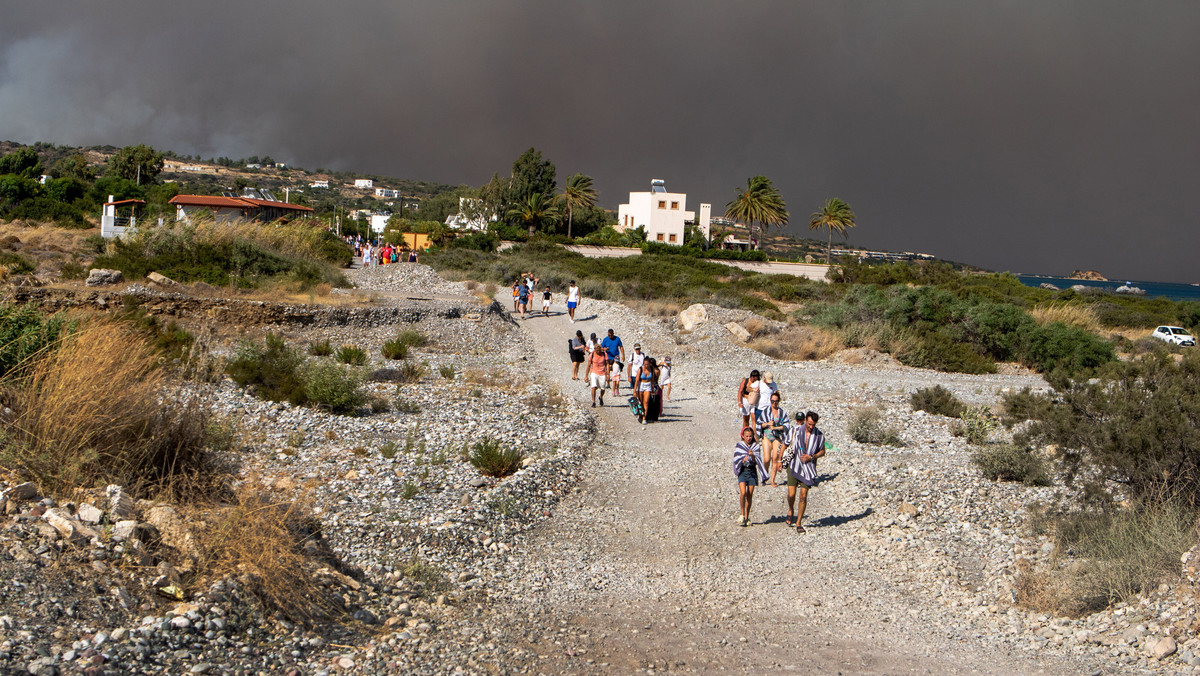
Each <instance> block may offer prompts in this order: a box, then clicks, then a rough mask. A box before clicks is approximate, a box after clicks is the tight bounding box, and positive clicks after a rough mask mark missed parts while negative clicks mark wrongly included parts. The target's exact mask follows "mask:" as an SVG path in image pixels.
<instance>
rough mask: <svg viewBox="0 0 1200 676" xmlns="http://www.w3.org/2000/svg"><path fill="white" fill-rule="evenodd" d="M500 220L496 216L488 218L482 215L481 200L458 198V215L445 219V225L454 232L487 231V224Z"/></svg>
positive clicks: (451, 215)
mask: <svg viewBox="0 0 1200 676" xmlns="http://www.w3.org/2000/svg"><path fill="white" fill-rule="evenodd" d="M498 220H500V217H499V216H497V215H496V214H494V213H493V214H491V215H490V216H489V215H487V214H484V213H483V203H482V201H481V200H478V199H474V198H470V197H459V198H458V213H457V214H450V215H449V216H447V217H446V225H448V226H450V227H451V228H454V229H455V230H476V231H483V230H487V227H488V223H495V222H496V221H498Z"/></svg>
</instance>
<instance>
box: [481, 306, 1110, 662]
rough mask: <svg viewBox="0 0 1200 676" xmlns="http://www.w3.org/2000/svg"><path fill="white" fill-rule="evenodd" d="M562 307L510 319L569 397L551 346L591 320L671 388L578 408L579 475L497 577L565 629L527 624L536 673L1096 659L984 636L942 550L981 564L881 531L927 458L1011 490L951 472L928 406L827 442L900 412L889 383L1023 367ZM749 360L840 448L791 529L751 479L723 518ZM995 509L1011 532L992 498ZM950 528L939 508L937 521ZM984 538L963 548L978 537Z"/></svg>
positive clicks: (949, 454) (981, 587) (999, 494)
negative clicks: (892, 423) (858, 418)
mask: <svg viewBox="0 0 1200 676" xmlns="http://www.w3.org/2000/svg"><path fill="white" fill-rule="evenodd" d="M500 300H501V301H503V300H505V299H503V298H501V299H500ZM715 310H716V309H715V308H714V311H715ZM578 316H580V317H590V319H588V320H586V321H581V322H578V323H576V324H571V323H570V322H569V321H568V320H567V318H566V317H565V315H559V316H552V317H549V318H543V317H534V318H530V319H528V320H525V321H523V322H521V327H522V330H523V332H524V334H525V335H526V336H527V338H528V340H529V346H530V348H531V349H532V350H533V351H534V352H536V354H537V359H536V363H538V364H542V365H545V366H544V369H543V372H542V375H543V376H545V377H547V378H550V379H551V380H557V381H558V382H560V383H561V386H562V388H563V390H564V392H566V393H568V394H572V395H574V396H576V397H578V398H579V399H580V400H581V401H587V400H588V392H587V390H586V388H585V387H583V386H582V385H581V383H580V382H575V381H572V380H571V379H570V373H569V363H568V361H567V358H566V352H565V349H564V342H565V340H566V339H567V338H568V336H569V335H571V334H573V332H574V330H575V329H581V330H583V331H584V335H585V336H586V335H588V334H590V333H592V332H595V333H596V334H597V335H600V336H602V335H604V332H605V331H606V330H607V329H608V328H609V327H612V328H614V329H616V331H617V334H618V335H620V336H622V337H623V340H624V342H625V345H626V347H627V349H629V348H632V345H633V343H634V341H635V340H640V341H641V343H642V345H643V346H644V347H646V348H647V351H648V353H649V354H651V355H655V356H659V357H661V356H664V355H666V354H673V357H674V363H675V367H676V371H675V378H674V379H675V382H676V385H675V392H674V396H675V399H674V400H673V401H671V402H669V403H668V404H667V405H666V408H665V410H664V417H663V419H662V421H661V422H659V423H655V424H650V425H645V426H643V425H640V424H638V423H637V421H636V419H635V418H634V417H633V416H632V415H631V414H630V413H629V410H628V408H627V407H626V406H624V405H623V402H621V403H617V404H614V403H613V399H612V398H611V397H610V398H609V400H608V402H609V403H608V406H607V407H605V408H603V409H599V414H598V417H599V434H598V438H599V439H601V440H602V443H600V444H599V445H597V446H596V447H594V448H592V449H590V453H589V456H588V459H587V460H586V462H585V464H584V466H583V467H582V475H583V477H584V478H583V480H582V482H581V484H580V486H579V490H578V491H577V492H576V493H575V494H574V495H572V496H571V497H569V498H567V499H566V501H565V502H564V503H562V504H561V505H560V507H559V509H558V514H557V518H555V519H552V520H549V521H547V522H546V523H545V525H544V526H542V527H541V529H540V530H539V531H537V533H536V536H535V538H534V540H533V541H532V542H531V543H530V544H529V546H528V550H529V553H528V555H527V557H526V563H525V565H526V567H527V569H528V570H529V571H530V572H531V573H532V574H529V575H526V576H525V580H524V585H523V586H518V587H517V588H514V589H512V590H510V591H509V593H508V595H509V597H510V599H511V601H512V603H513V610H514V612H515V614H516V615H524V616H525V617H527V618H528V624H530V625H532V626H538V627H548V628H554V627H560V628H563V631H564V632H565V634H566V635H569V636H570V639H569V640H567V641H562V640H557V639H559V638H563V636H562V635H558V636H554V635H552V636H551V641H550V645H546V642H545V637H543V640H542V643H540V644H537V645H541V646H542V647H541V648H540V649H535V651H536V652H538V653H539V654H540V655H544V658H543V661H542V662H540V663H539V667H538V671H545V672H557V671H593V670H601V671H611V672H620V673H623V672H628V671H631V670H635V669H648V670H663V669H672V670H674V669H681V668H682V669H684V670H689V671H690V670H699V671H702V672H709V671H717V670H731V671H735V672H747V673H761V672H764V671H766V670H768V669H787V670H793V671H802V672H819V671H830V672H834V671H837V672H840V673H896V672H904V673H915V672H933V673H946V672H972V671H979V672H985V673H1037V672H1039V671H1048V672H1053V673H1090V672H1091V671H1092V670H1094V669H1095V668H1097V667H1098V666H1099V660H1097V659H1093V658H1090V657H1079V656H1071V655H1062V654H1054V653H1052V652H1046V651H1040V650H1039V651H1030V650H1029V649H1028V648H1029V645H1028V644H1029V641H1028V640H1024V641H1022V642H1013V643H1007V642H1004V641H998V640H997V637H996V636H995V635H994V634H993V633H992V632H989V631H985V629H984V627H986V626H987V624H986V623H983V624H981V623H980V622H978V621H977V620H978V618H979V616H980V614H981V613H982V614H983V615H990V616H993V617H995V616H1001V617H1003V616H1004V611H1003V609H1001V608H999V607H997V606H996V605H995V602H994V600H989V599H991V598H992V597H993V596H995V595H996V594H992V593H990V592H992V591H994V590H991V589H987V588H986V587H985V582H984V580H983V579H981V578H980V576H979V575H978V573H979V571H975V572H976V573H977V574H976V575H975V576H974V577H975V578H977V579H971V578H972V576H971V575H969V574H966V573H967V572H968V571H962V572H960V571H957V570H954V568H955V563H954V560H955V559H956V558H958V559H962V560H963V562H964V563H963V565H961V566H960V567H964V568H966V567H969V566H970V564H972V563H977V562H978V561H979V559H980V558H983V559H984V560H986V558H987V555H986V551H984V552H976V551H970V550H968V551H961V550H960V551H957V552H955V551H953V550H949V549H948V546H959V547H961V546H963V543H962V542H961V541H959V542H957V543H956V542H953V541H950V540H949V538H948V537H945V536H948V535H949V533H945V534H937V533H931V534H929V535H928V536H923V537H921V538H920V539H921V540H922V541H923V542H922V543H920V544H918V545H914V544H913V542H912V540H913V535H912V534H911V533H908V532H906V531H907V530H908V529H906V528H897V527H896V526H897V524H898V522H897V521H896V520H895V517H896V516H897V508H898V506H899V504H900V503H901V502H902V501H901V500H899V499H897V498H896V497H894V493H895V491H894V489H896V488H897V487H898V486H897V482H901V483H905V484H909V483H911V484H913V486H918V485H919V483H920V482H919V481H918V479H919V477H922V476H927V475H928V473H938V474H939V475H946V474H949V475H951V476H949V477H947V478H945V480H944V481H942V482H941V483H939V485H938V486H937V488H938V489H940V490H941V491H946V492H958V493H961V492H962V491H964V490H965V495H967V496H968V497H969V496H970V494H972V489H971V488H969V487H976V489H977V490H979V491H980V493H979V495H980V497H983V496H984V495H986V494H988V493H989V492H990V494H991V495H993V496H994V497H995V498H996V499H997V500H1003V499H1005V498H1007V497H1011V495H1010V493H1011V491H1007V490H1005V489H1004V488H1003V487H1000V488H999V489H994V488H992V485H991V484H990V482H982V481H979V480H978V479H977V478H975V477H973V476H971V475H969V474H968V473H967V470H966V468H965V466H964V464H965V463H964V462H963V460H964V459H965V455H966V449H965V446H964V445H963V444H962V443H961V441H960V440H957V439H955V438H954V437H952V436H951V435H950V434H949V433H948V432H947V431H946V425H945V424H944V422H943V421H942V420H940V419H938V420H935V419H934V416H925V415H924V414H917V415H914V414H913V413H912V412H911V410H906V411H905V412H904V414H903V416H902V417H903V418H907V419H909V420H911V421H912V422H911V423H909V424H906V425H904V429H905V432H904V436H905V437H907V438H908V439H907V441H908V446H909V448H906V449H903V450H899V449H896V450H894V451H892V452H889V451H887V450H885V449H879V448H871V447H860V446H858V445H857V444H854V443H853V442H850V443H846V442H847V441H848V440H847V439H846V435H845V433H844V431H843V430H844V426H845V424H846V419H847V417H848V412H849V410H850V409H851V408H852V407H853V406H855V405H861V404H864V403H883V404H885V405H887V408H888V410H889V411H890V412H895V411H898V410H900V409H907V408H908V407H907V403H906V401H905V400H906V393H907V392H911V391H913V390H915V389H917V388H918V387H927V386H930V385H931V384H933V383H934V382H941V383H943V384H945V385H947V386H949V387H951V388H952V389H954V390H955V391H956V392H958V393H959V395H960V396H961V397H963V398H965V399H967V400H973V401H981V400H988V401H991V400H994V398H995V393H996V392H997V391H998V390H999V389H1001V388H1005V387H1020V386H1025V385H1030V386H1035V387H1036V386H1044V383H1042V382H1041V380H1040V378H1036V377H1030V376H1023V377H1022V376H1008V377H1004V376H990V377H967V376H954V375H946V374H936V373H932V372H927V371H920V370H914V369H899V370H895V369H893V370H887V371H882V370H880V369H875V368H869V367H868V368H861V367H850V366H845V365H839V364H829V363H803V364H779V363H777V364H771V363H769V362H770V360H768V359H766V358H765V357H763V356H762V355H760V354H758V353H756V352H751V351H749V350H745V349H743V348H740V347H738V346H735V345H730V344H729V343H728V342H727V341H725V340H724V339H723V338H722V337H721V335H720V332H719V331H718V332H716V333H713V334H712V335H711V336H710V337H705V338H701V339H700V340H699V341H698V342H696V343H693V344H691V345H683V346H681V345H678V344H676V343H677V342H678V341H677V339H676V338H674V336H675V335H677V334H675V333H674V332H673V331H672V330H671V328H670V326H669V325H667V324H665V323H663V322H658V321H657V320H653V319H650V318H647V317H643V316H639V315H637V314H636V313H634V312H632V311H631V310H629V309H627V308H624V307H623V306H619V305H615V304H610V303H603V302H595V301H593V302H589V303H586V304H585V305H584V306H583V307H581V309H580V312H579V313H578ZM716 326H717V327H718V329H720V325H719V324H717V325H716ZM720 331H724V329H720ZM698 333H699V332H698ZM693 337H695V336H689V337H688V338H693ZM751 368H761V369H770V370H774V372H775V377H776V380H777V381H779V383H780V387H781V391H782V392H784V394H785V398H784V404H785V408H794V407H795V404H796V403H797V402H802V403H803V408H813V409H816V410H818V411H821V412H822V413H823V414H824V416H825V417H824V419H823V420H822V424H821V427H822V428H823V429H825V431H826V433H827V434H828V435H829V438H830V439H831V441H832V443H834V444H835V445H837V446H839V447H841V448H840V449H839V450H837V451H834V452H831V453H830V454H829V456H828V458H827V459H826V461H825V462H823V463H822V464H821V467H820V470H821V473H822V474H824V475H825V476H826V477H827V478H826V480H825V481H824V482H823V483H822V484H821V485H820V486H819V487H818V488H816V489H814V490H813V491H812V493H811V494H810V501H809V510H808V515H807V516H806V524H808V525H809V528H808V533H807V534H806V535H798V534H796V533H794V532H793V531H792V530H791V529H789V528H787V527H786V526H785V525H784V524H783V517H784V515H785V514H786V512H787V510H786V506H785V503H784V495H785V490H786V489H785V488H782V487H779V488H768V487H760V488H759V491H758V493H757V494H756V500H755V504H754V509H753V512H752V517H753V525H752V527H750V528H746V529H743V528H740V527H739V525H738V523H737V519H736V516H737V497H736V496H737V487H736V483H735V480H734V478H733V476H732V471H731V464H730V462H731V458H732V447H733V444H734V443H735V442H736V438H737V436H736V435H737V429H738V424H739V419H738V418H737V414H736V412H735V411H734V410H733V406H732V400H733V396H732V394H733V390H734V388H735V387H736V383H737V382H738V378H739V377H740V376H742V375H744V374H745V373H746V372H748V371H749V370H750V369H751ZM621 399H622V400H623V399H624V396H623V397H622V398H621ZM618 401H619V402H620V400H618ZM896 415H897V416H898V415H899V414H898V413H897V414H896ZM897 459H900V460H901V464H904V465H905V467H904V468H903V469H900V470H896V465H897ZM947 461H948V462H947ZM947 465H949V467H947ZM881 471H882V472H885V473H888V472H889V471H890V474H891V475H892V476H891V478H889V479H887V480H885V481H883V482H881V483H880V484H879V485H878V487H879V488H880V489H882V490H878V491H874V492H872V491H871V490H870V488H868V486H869V485H870V482H869V479H870V478H873V477H875V476H877V473H878V472H881ZM985 484H986V485H985ZM964 486H965V487H967V488H964ZM1014 490H1015V489H1014ZM918 492H919V491H918ZM924 495H925V496H926V497H927V498H928V497H929V496H930V495H931V494H930V492H929V491H925V492H924ZM934 497H935V499H936V497H937V496H934ZM893 500H894V502H892V501H893ZM913 501H914V502H918V499H917V496H914V498H913ZM1008 504H1011V503H1008ZM994 507H996V508H1003V507H1004V503H1003V502H1001V503H1000V504H996V505H994ZM1014 511H1015V510H1014ZM966 516H970V515H966ZM1000 518H1001V519H1008V520H1009V521H1010V522H1009V523H1008V524H1007V525H1009V526H1010V527H1011V529H1012V530H1015V524H1014V523H1011V520H1012V515H1011V513H1010V514H1002V515H1001V516H1000ZM914 522H915V519H914ZM964 522H965V521H964ZM899 525H900V526H906V525H907V522H904V523H899ZM961 527H962V526H961V525H960V522H959V521H958V520H954V521H951V522H950V523H948V524H946V525H945V528H944V529H943V530H946V531H952V530H957V529H961ZM968 528H970V527H969V526H968ZM984 534H985V535H986V534H987V533H986V530H985V531H984ZM925 540H929V542H928V543H926V542H924V541H925ZM987 540H988V538H986V537H985V538H984V539H983V541H982V542H979V543H977V544H976V546H977V547H978V548H980V549H982V550H986V549H987V548H988V547H989V543H988V542H987ZM926 550H928V551H926ZM933 552H939V553H938V554H937V555H936V557H937V558H939V559H940V560H941V562H943V563H945V565H944V566H936V567H929V566H926V568H927V569H929V570H931V572H932V575H930V576H925V577H921V578H919V579H914V576H912V575H910V574H908V573H907V572H902V571H907V568H908V565H909V564H913V566H914V567H915V566H916V565H917V564H919V563H920V564H923V563H924V559H925V558H926V557H927V556H929V555H933ZM956 555H957V556H956ZM989 606H991V612H989V609H988V607H989ZM568 628H569V629H568Z"/></svg>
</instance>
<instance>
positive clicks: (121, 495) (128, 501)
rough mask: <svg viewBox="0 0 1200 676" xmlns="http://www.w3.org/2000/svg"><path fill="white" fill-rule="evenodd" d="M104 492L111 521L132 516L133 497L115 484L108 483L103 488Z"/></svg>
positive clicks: (122, 519)
mask: <svg viewBox="0 0 1200 676" xmlns="http://www.w3.org/2000/svg"><path fill="white" fill-rule="evenodd" d="M104 492H105V493H106V494H107V495H108V513H109V516H110V517H111V518H112V520H113V521H124V520H126V519H132V518H133V515H134V511H133V510H134V502H133V498H131V497H129V496H128V495H126V494H125V489H123V488H121V487H120V486H117V485H110V486H109V487H108V488H105V489H104Z"/></svg>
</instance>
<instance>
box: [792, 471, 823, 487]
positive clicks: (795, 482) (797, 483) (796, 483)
mask: <svg viewBox="0 0 1200 676" xmlns="http://www.w3.org/2000/svg"><path fill="white" fill-rule="evenodd" d="M787 475H788V478H787V485H789V486H803V487H805V488H812V487H813V486H816V484H812V485H809V484H806V483H804V482H803V481H801V480H799V479H797V478H796V477H794V476H792V471H791V470H788V473H787Z"/></svg>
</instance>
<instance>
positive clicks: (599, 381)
mask: <svg viewBox="0 0 1200 676" xmlns="http://www.w3.org/2000/svg"><path fill="white" fill-rule="evenodd" d="M588 385H589V387H590V388H591V390H592V407H593V408H595V406H596V395H597V394H599V395H600V405H601V406H603V405H604V390H606V389H607V388H608V354H607V353H606V352H604V350H592V353H591V354H590V355H589V356H588Z"/></svg>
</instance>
